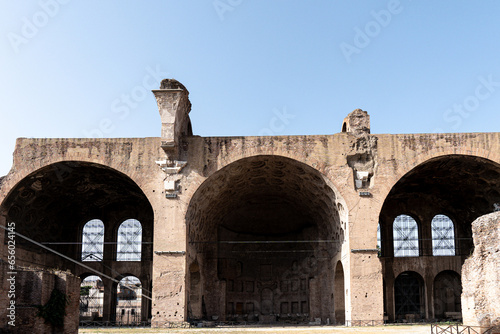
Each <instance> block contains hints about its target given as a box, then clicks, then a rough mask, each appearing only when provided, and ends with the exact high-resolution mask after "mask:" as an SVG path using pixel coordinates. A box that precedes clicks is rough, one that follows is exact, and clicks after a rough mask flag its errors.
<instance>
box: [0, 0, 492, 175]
mask: <svg viewBox="0 0 500 334" xmlns="http://www.w3.org/2000/svg"><path fill="white" fill-rule="evenodd" d="M499 15H500V2H498V1H481V2H479V1H477V2H473V1H456V0H455V1H439V2H437V1H409V0H406V1H405V0H401V1H326V0H325V1H298V0H296V1H291V0H286V1H285V0H276V1H271V0H269V1H255V0H253V1H251V0H200V1H189V0H185V1H167V0H163V1H153V0H149V1H125V0H123V1H93V0H86V1H76V0H72V1H71V0H42V1H28V0H23V1H2V2H1V3H0V36H1V38H0V43H1V44H0V50H1V53H0V101H1V105H0V106H1V107H0V108H1V124H2V127H1V130H0V138H1V142H0V175H5V174H6V173H7V172H8V170H9V169H10V167H11V164H12V152H13V150H14V144H15V138H17V137H41V138H45V137H89V136H90V137H92V136H97V135H100V134H102V135H104V136H105V137H156V136H159V135H160V117H159V114H158V110H157V107H156V102H155V100H154V97H153V95H152V94H151V93H150V92H149V90H150V89H151V88H156V87H158V85H159V82H158V79H159V78H160V77H162V78H163V77H170V78H175V79H177V80H179V81H180V82H182V83H183V84H184V85H185V86H186V87H187V89H188V90H189V91H190V99H191V102H192V104H193V108H192V111H191V120H192V123H193V131H194V133H195V134H197V135H201V136H223V135H224V136H226V135H230V136H233V135H259V134H265V133H272V134H276V135H297V134H300V135H304V134H333V133H337V132H339V131H340V127H341V124H342V120H343V118H344V117H345V116H346V115H347V114H348V113H349V112H351V111H352V110H354V109H356V108H361V109H363V110H367V111H368V112H369V113H370V116H371V127H372V133H428V132H497V131H499V130H500V126H499V121H500V116H499V110H500V37H499V36H500V19H499ZM146 89H147V90H148V92H147V93H146V94H145V93H144V92H145V91H146ZM127 96H128V100H127ZM277 113H278V114H283V113H286V114H287V115H292V116H293V117H291V116H289V117H288V118H285V119H284V120H285V121H283V120H278V122H277V121H276V117H277V116H276V114H277ZM273 119H274V121H273ZM103 120H104V123H106V122H107V124H106V125H105V126H104V127H103V126H102V122H103Z"/></svg>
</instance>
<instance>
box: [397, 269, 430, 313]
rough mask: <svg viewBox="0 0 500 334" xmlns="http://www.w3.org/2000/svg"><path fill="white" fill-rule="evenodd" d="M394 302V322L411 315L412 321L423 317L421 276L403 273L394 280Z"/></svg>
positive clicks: (408, 272) (409, 272)
mask: <svg viewBox="0 0 500 334" xmlns="http://www.w3.org/2000/svg"><path fill="white" fill-rule="evenodd" d="M394 302H395V311H396V320H400V319H404V318H405V316H406V315H408V314H413V315H414V317H415V318H414V319H417V320H418V319H421V318H424V316H425V306H424V305H425V302H424V283H423V279H422V276H420V275H419V274H417V273H415V272H411V271H405V272H403V273H401V274H400V275H399V276H398V277H396V279H395V280H394Z"/></svg>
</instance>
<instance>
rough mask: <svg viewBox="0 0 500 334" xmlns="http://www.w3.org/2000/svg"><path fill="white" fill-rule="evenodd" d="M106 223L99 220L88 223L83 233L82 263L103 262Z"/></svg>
mask: <svg viewBox="0 0 500 334" xmlns="http://www.w3.org/2000/svg"><path fill="white" fill-rule="evenodd" d="M103 247H104V223H103V222H102V221H100V220H99V219H92V220H90V221H88V222H87V223H86V224H85V226H84V227H83V231H82V261H102V257H103V250H104V249H103Z"/></svg>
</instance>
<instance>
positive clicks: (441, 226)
mask: <svg viewBox="0 0 500 334" xmlns="http://www.w3.org/2000/svg"><path fill="white" fill-rule="evenodd" d="M431 226H432V255H434V256H455V227H454V224H453V221H452V220H451V219H450V218H449V217H448V216H445V215H436V216H434V218H432V223H431Z"/></svg>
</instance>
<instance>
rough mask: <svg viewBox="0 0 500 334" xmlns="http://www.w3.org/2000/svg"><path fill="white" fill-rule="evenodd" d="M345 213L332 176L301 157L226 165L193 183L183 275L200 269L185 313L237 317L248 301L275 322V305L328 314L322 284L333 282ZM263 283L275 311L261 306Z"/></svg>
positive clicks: (344, 233)
mask: <svg viewBox="0 0 500 334" xmlns="http://www.w3.org/2000/svg"><path fill="white" fill-rule="evenodd" d="M347 217H348V210H347V207H346V204H345V201H344V200H343V198H342V196H341V195H340V194H339V192H338V191H337V189H335V187H334V186H333V184H332V183H331V181H329V180H328V178H326V177H325V176H324V175H322V174H321V173H320V172H319V171H318V170H316V169H314V168H312V167H310V166H308V165H307V164H304V163H302V162H299V161H297V160H293V159H290V158H288V157H283V156H276V155H257V156H251V157H246V158H242V159H239V160H236V161H234V162H232V163H229V164H226V165H225V167H223V168H221V169H219V170H218V171H216V172H214V173H212V174H211V175H210V177H208V178H207V179H206V180H205V181H204V182H203V184H201V185H200V186H199V187H198V188H197V190H196V192H195V193H194V194H193V195H192V197H191V200H190V202H189V205H188V208H187V212H186V229H187V263H186V268H190V269H189V271H190V272H189V273H187V276H188V277H189V276H190V275H192V274H193V273H198V272H199V273H201V277H200V279H199V280H198V278H197V279H196V280H197V281H198V282H199V283H197V284H200V285H201V286H198V285H196V286H191V288H192V290H191V291H187V302H188V307H187V309H188V311H190V312H191V315H190V316H191V317H193V318H203V317H208V318H210V317H213V316H215V317H219V318H229V317H232V318H238V317H243V316H244V314H245V313H242V312H240V308H241V307H244V311H243V312H245V311H246V308H247V307H248V308H249V309H251V310H252V311H253V313H254V314H258V315H259V316H258V317H260V318H262V317H264V318H266V317H274V318H273V319H267V320H273V321H275V320H278V319H277V318H276V316H275V314H278V313H279V312H281V310H283V311H286V310H289V313H292V312H291V311H292V310H295V311H297V312H294V313H299V314H302V315H303V316H306V317H310V318H318V317H321V318H324V320H326V318H333V317H332V315H333V309H332V305H331V304H332V303H331V301H330V300H329V299H330V293H324V291H330V290H332V287H333V277H332V273H333V272H334V270H333V265H334V264H336V262H332V261H333V260H334V259H335V260H339V259H340V257H341V249H342V248H341V245H342V244H343V242H344V240H345V239H346V238H347V235H348V234H347V233H348V231H347ZM283 255H287V256H283ZM332 263H333V265H332ZM328 268H330V269H331V270H330V271H328ZM196 275H197V274H196ZM187 287H188V289H189V288H190V284H189V283H188V284H187ZM269 289H270V290H271V291H273V297H274V298H273V312H271V313H270V314H273V316H271V315H269V314H266V313H268V312H267V309H266V312H262V311H263V310H261V307H262V305H260V303H261V301H260V299H261V297H260V295H261V292H262V291H264V290H265V291H268V290H269ZM325 289H326V290H325ZM331 295H333V290H332V291H331ZM266 296H267V295H266ZM323 299H324V300H323ZM267 300H268V299H266V301H267ZM268 304H269V303H268ZM266 307H268V305H267V304H266ZM240 313H241V314H240ZM248 320H250V319H248ZM255 320H257V319H255Z"/></svg>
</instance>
